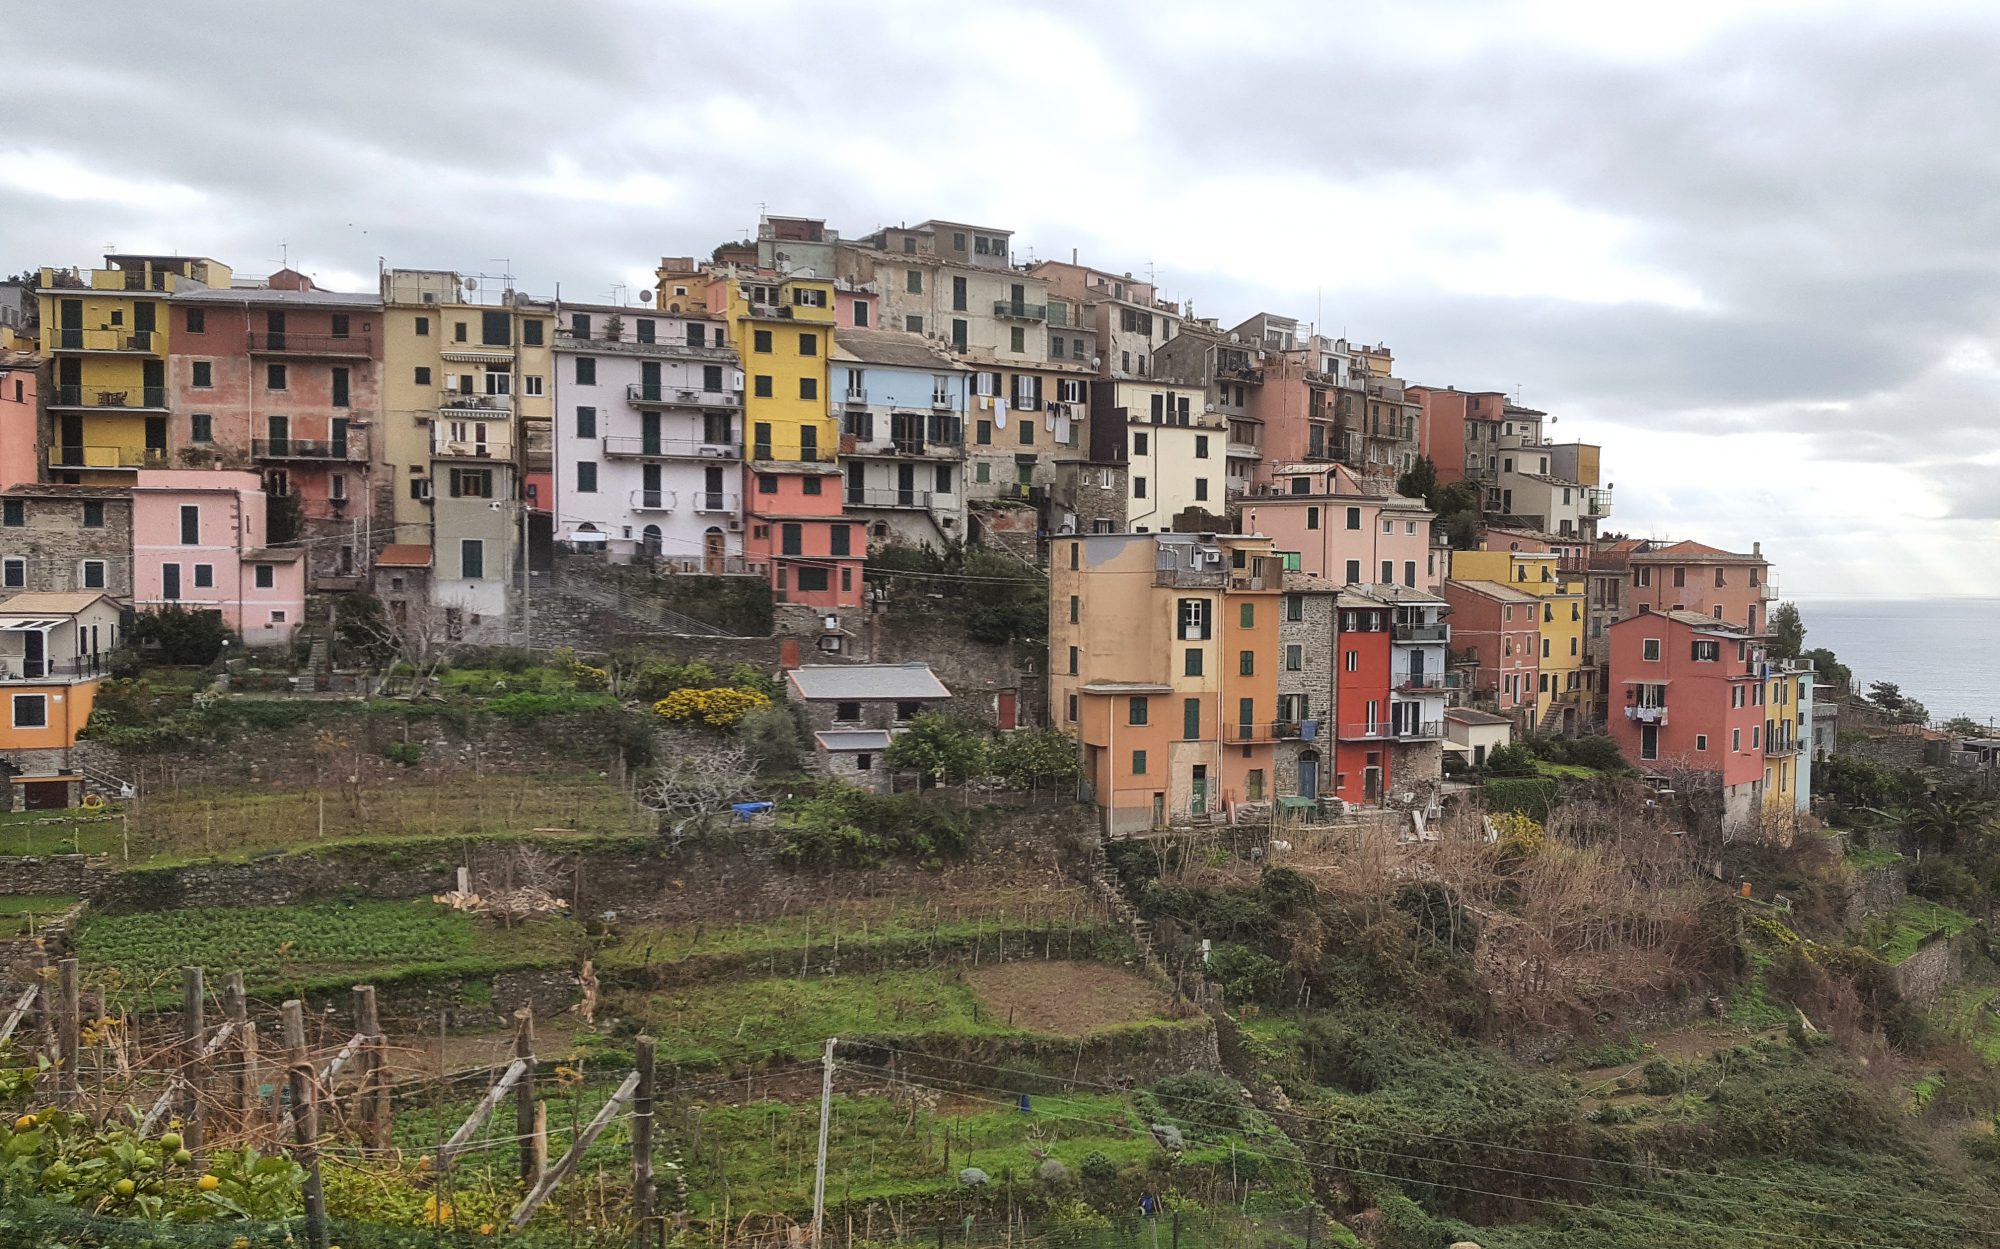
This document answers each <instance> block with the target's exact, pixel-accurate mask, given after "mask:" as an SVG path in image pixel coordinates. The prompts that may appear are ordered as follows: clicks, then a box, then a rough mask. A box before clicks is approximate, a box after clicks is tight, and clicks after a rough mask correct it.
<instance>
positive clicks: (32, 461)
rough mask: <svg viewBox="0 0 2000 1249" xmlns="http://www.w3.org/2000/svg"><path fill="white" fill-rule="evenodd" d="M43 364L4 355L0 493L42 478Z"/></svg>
mask: <svg viewBox="0 0 2000 1249" xmlns="http://www.w3.org/2000/svg"><path fill="white" fill-rule="evenodd" d="M41 385H42V372H41V361H40V360H39V359H38V358H37V357H36V356H35V354H34V353H33V352H31V351H11V352H10V351H0V490H5V489H7V488H8V487H9V486H18V485H21V484H23V483H32V482H34V481H35V480H37V479H38V477H39V476H40V474H41V407H40V404H41Z"/></svg>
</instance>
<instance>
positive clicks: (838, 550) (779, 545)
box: [743, 464, 868, 608]
mask: <svg viewBox="0 0 2000 1249" xmlns="http://www.w3.org/2000/svg"><path fill="white" fill-rule="evenodd" d="M786 468H787V471H785V472H782V473H769V472H763V471H760V466H759V465H756V464H752V465H750V466H749V467H748V468H747V469H746V470H745V471H744V474H743V510H744V512H745V518H744V528H745V529H746V530H747V532H746V533H745V534H744V535H743V558H744V561H745V562H746V563H747V564H748V565H749V567H750V569H751V570H752V571H753V572H761V573H765V574H766V575H768V576H769V577H770V578H771V588H772V589H773V590H774V591H775V592H776V594H777V599H778V601H779V602H780V603H800V604H803V605H805V606H808V607H816V608H828V607H836V608H837V607H859V606H860V605H861V590H862V585H861V573H862V564H863V562H864V561H865V560H866V557H867V555H868V527H867V526H866V525H864V524H862V523H860V522H859V521H850V520H849V519H848V518H847V517H846V516H843V515H842V514H841V510H840V502H841V492H840V486H841V479H840V470H839V469H837V468H835V467H834V466H833V465H831V464H802V465H798V466H797V468H796V471H794V469H793V466H791V465H787V466H786Z"/></svg>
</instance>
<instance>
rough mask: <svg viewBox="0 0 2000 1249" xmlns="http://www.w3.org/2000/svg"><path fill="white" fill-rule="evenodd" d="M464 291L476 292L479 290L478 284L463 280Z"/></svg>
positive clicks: (469, 279) (470, 280)
mask: <svg viewBox="0 0 2000 1249" xmlns="http://www.w3.org/2000/svg"><path fill="white" fill-rule="evenodd" d="M465 289H466V290H469V291H476V290H478V289H479V283H478V282H476V281H474V280H473V279H471V278H467V279H465Z"/></svg>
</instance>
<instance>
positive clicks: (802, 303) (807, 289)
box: [660, 274, 840, 464]
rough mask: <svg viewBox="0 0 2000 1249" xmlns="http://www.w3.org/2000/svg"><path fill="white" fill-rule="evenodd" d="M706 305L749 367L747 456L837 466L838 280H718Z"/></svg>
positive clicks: (746, 377)
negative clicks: (834, 358) (725, 325)
mask: <svg viewBox="0 0 2000 1249" xmlns="http://www.w3.org/2000/svg"><path fill="white" fill-rule="evenodd" d="M660 298H661V300H662V301H664V300H665V299H666V294H665V284H664V283H662V292H661V295H660ZM707 305H708V307H709V308H710V309H721V310H722V311H723V315H724V316H725V317H726V318H727V320H728V322H729V330H730V334H731V335H732V337H733V339H734V341H735V343H736V351H737V355H738V356H739V357H740V358H741V359H742V361H743V373H744V382H743V430H744V433H745V435H746V436H747V440H748V442H749V444H750V445H749V455H748V458H749V459H751V460H766V461H780V462H792V463H804V464H831V463H832V462H833V461H834V459H835V457H836V456H837V455H838V454H839V451H840V422H839V420H838V419H837V418H836V417H834V416H833V415H832V408H831V407H830V406H829V405H830V399H829V396H828V395H827V364H826V361H827V355H828V353H829V351H830V350H831V349H832V347H833V325H834V304H833V282H832V280H831V279H824V278H802V277H793V278H779V277H776V276H772V275H766V274H749V275H743V274H732V275H730V276H725V277H718V278H716V279H714V280H713V281H712V283H711V285H710V287H709V290H708V294H707ZM662 306H664V302H663V304H662Z"/></svg>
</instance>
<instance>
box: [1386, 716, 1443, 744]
mask: <svg viewBox="0 0 2000 1249" xmlns="http://www.w3.org/2000/svg"><path fill="white" fill-rule="evenodd" d="M1389 736H1390V737H1391V738H1392V739H1394V740H1395V741H1399V742H1428V741H1435V740H1437V739H1438V738H1441V737H1443V736H1444V721H1442V720H1418V721H1413V722H1411V723H1409V724H1397V725H1392V726H1390V729H1389Z"/></svg>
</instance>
